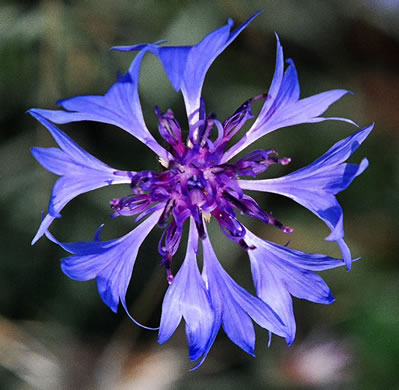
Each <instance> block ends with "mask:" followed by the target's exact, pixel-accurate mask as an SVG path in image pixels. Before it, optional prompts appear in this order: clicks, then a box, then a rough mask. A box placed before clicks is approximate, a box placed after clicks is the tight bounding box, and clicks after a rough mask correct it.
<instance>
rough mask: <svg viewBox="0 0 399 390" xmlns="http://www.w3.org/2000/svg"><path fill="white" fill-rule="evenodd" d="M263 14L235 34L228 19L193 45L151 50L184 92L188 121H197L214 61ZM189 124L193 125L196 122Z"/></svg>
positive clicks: (171, 78)
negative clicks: (196, 117) (204, 87)
mask: <svg viewBox="0 0 399 390" xmlns="http://www.w3.org/2000/svg"><path fill="white" fill-rule="evenodd" d="M260 13H261V12H257V13H256V14H254V15H253V16H252V17H250V18H249V19H248V20H247V21H246V22H244V23H243V24H241V25H240V26H239V27H238V28H237V29H236V30H234V31H233V32H232V33H230V30H231V27H232V25H233V21H232V20H231V19H229V20H228V23H227V24H226V25H225V26H223V27H221V28H219V29H218V30H215V31H213V32H211V33H210V34H208V35H207V36H206V37H205V38H204V39H203V40H202V41H201V42H199V43H198V44H197V45H194V46H164V47H156V46H151V47H150V48H149V51H151V52H152V53H154V54H155V55H156V56H158V57H159V59H160V60H161V62H162V65H163V67H164V68H165V72H166V74H167V75H168V78H169V80H170V82H171V83H172V85H173V87H174V88H175V89H176V91H178V90H181V91H182V94H183V97H184V101H185V104H186V111H187V116H188V118H190V119H194V116H195V112H196V110H198V109H199V106H200V97H201V90H202V85H203V83H204V79H205V75H206V73H207V71H208V69H209V67H210V66H211V65H212V63H213V61H214V60H215V59H216V58H217V56H218V55H219V54H220V53H222V52H223V50H224V49H226V47H227V46H228V45H230V43H231V42H233V41H234V39H235V38H236V37H237V36H238V34H239V33H240V32H241V31H242V30H243V29H244V28H246V27H247V26H248V24H249V23H251V22H252V20H253V19H254V18H255V17H256V16H258V15H259V14H260ZM114 49H117V50H120V49H122V50H123V51H128V50H138V47H137V46H131V47H122V48H118V47H115V48H114ZM193 114H194V115H193ZM190 122H191V123H193V122H195V120H193V121H190Z"/></svg>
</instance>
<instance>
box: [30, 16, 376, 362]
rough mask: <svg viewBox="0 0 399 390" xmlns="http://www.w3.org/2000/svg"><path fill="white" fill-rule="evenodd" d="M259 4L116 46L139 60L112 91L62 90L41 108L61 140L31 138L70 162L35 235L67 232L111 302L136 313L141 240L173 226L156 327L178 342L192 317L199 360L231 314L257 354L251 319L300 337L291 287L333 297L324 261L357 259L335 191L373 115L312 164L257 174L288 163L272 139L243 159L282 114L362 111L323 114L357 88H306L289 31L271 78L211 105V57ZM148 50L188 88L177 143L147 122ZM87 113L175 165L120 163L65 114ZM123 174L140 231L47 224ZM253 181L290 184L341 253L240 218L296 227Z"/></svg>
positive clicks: (167, 129) (193, 349)
mask: <svg viewBox="0 0 399 390" xmlns="http://www.w3.org/2000/svg"><path fill="white" fill-rule="evenodd" d="M257 15H258V14H255V15H253V16H252V17H251V18H250V19H248V20H247V21H246V22H245V23H243V24H242V25H241V26H239V27H238V28H236V29H235V30H233V31H231V28H232V25H233V22H232V20H229V21H228V23H227V24H226V25H225V26H223V27H221V28H220V29H218V30H216V31H214V32H212V33H210V34H209V35H207V36H206V37H205V38H204V39H203V40H202V41H201V42H199V43H198V44H197V45H194V46H160V45H159V44H142V45H136V46H125V47H115V48H114V49H116V50H121V51H127V52H129V51H138V52H139V53H138V54H137V56H136V57H135V59H134V61H133V62H132V64H131V66H130V68H129V70H128V72H127V73H126V74H125V75H123V76H121V77H119V79H118V80H117V82H116V83H115V84H114V85H113V86H112V87H111V88H110V89H109V91H108V92H107V93H106V94H105V95H104V96H97V95H93V96H78V97H74V98H70V99H66V100H61V101H60V102H59V103H58V104H59V105H60V106H61V107H62V110H43V109H31V110H30V111H29V112H30V114H31V115H33V116H34V117H35V118H36V119H37V120H39V121H40V122H41V123H42V124H43V125H44V126H45V127H46V128H47V129H48V130H49V132H50V133H51V135H52V136H53V138H54V140H55V141H56V143H57V144H58V146H59V147H58V148H47V149H43V148H33V149H32V153H33V155H34V157H35V158H36V159H37V160H38V161H39V163H40V164H41V165H43V167H45V168H46V169H48V170H49V171H51V172H53V173H55V174H56V175H58V176H60V178H59V179H58V181H57V182H56V184H55V185H54V188H53V191H52V194H51V197H50V202H49V207H48V214H47V215H46V216H45V217H44V218H43V220H42V223H41V225H40V227H39V230H38V232H37V234H36V236H35V237H34V239H33V242H32V243H35V242H36V241H37V240H38V239H39V238H40V237H41V236H43V235H46V236H47V237H48V238H49V239H50V240H51V241H53V242H55V243H56V244H58V245H60V246H61V247H62V248H64V249H65V250H66V251H67V252H69V253H70V254H71V256H69V257H66V258H64V259H62V260H61V268H62V270H63V272H64V273H65V274H66V275H68V276H69V277H70V278H72V279H75V280H81V281H86V280H91V279H95V280H96V281H97V286H98V292H99V294H100V296H101V298H102V299H103V301H104V303H105V304H106V305H108V306H109V307H110V308H111V309H112V310H113V311H114V312H116V311H117V309H118V306H119V303H121V304H122V306H123V307H124V308H125V310H126V312H127V313H128V311H127V308H126V302H125V296H126V291H127V289H128V286H129V282H130V279H131V275H132V272H133V268H134V265H135V262H136V258H137V255H138V251H139V248H140V246H141V244H142V243H143V241H144V240H145V239H146V237H147V236H148V235H149V234H150V232H151V231H152V230H153V228H154V227H155V226H158V227H161V228H163V229H164V230H163V234H162V236H161V239H160V242H159V253H160V255H161V258H162V264H163V266H164V267H165V269H166V275H167V281H168V283H169V287H168V289H167V291H166V294H165V297H164V300H163V305H162V315H161V322H160V327H159V328H158V329H159V339H158V341H159V342H160V343H164V342H166V341H167V340H168V339H169V338H170V337H171V336H172V335H173V333H174V332H175V330H176V328H177V327H178V325H179V323H180V322H181V321H182V319H184V322H185V324H186V335H187V341H188V347H189V352H190V359H191V360H193V361H197V360H199V363H198V364H197V366H196V367H198V366H199V365H200V364H202V362H203V361H204V359H205V357H206V356H207V354H208V352H209V350H210V349H211V347H212V344H213V343H214V341H215V338H216V336H217V334H218V332H219V330H220V328H221V327H223V329H224V331H225V333H226V334H227V336H228V337H229V338H230V339H231V340H232V341H233V342H234V343H235V344H237V345H238V346H239V347H240V348H242V349H243V350H244V351H246V352H248V353H249V354H251V355H253V354H254V348H255V332H254V327H253V322H256V323H257V324H258V325H260V326H261V327H263V328H265V329H267V330H268V331H269V334H270V335H271V334H272V333H274V334H277V335H279V336H281V337H284V338H285V339H286V341H287V343H288V344H291V343H292V342H293V340H294V338H295V330H296V324H295V318H294V312H293V307H292V298H291V296H294V297H297V298H302V299H306V300H309V301H311V302H316V303H322V304H329V303H331V302H333V301H334V297H333V295H332V293H331V291H330V289H329V288H328V286H327V285H326V283H325V282H324V281H323V279H322V278H321V277H320V276H319V275H317V274H316V273H314V271H323V270H326V269H330V268H334V267H338V266H342V265H346V267H347V269H348V270H349V269H350V266H351V262H352V257H351V254H350V251H349V248H348V246H347V244H346V243H345V241H344V230H343V214H342V209H341V206H340V205H339V203H338V201H337V199H336V197H335V195H336V194H337V193H339V192H340V191H342V190H344V189H346V188H347V187H348V186H349V184H350V183H351V182H352V181H353V180H354V178H355V177H357V176H358V175H360V174H361V173H362V172H363V171H364V170H365V169H366V168H367V165H368V162H367V160H366V159H363V160H362V162H361V163H360V164H359V165H357V164H350V163H346V162H345V161H346V160H347V159H348V158H349V157H350V156H351V155H352V153H354V151H355V150H356V149H357V148H358V147H359V145H360V144H361V143H362V142H363V141H364V139H365V138H366V137H367V136H368V134H369V133H370V131H371V130H372V128H373V126H369V127H366V128H364V129H360V130H358V131H357V132H355V133H354V134H353V135H351V136H349V137H347V138H346V139H344V140H342V141H339V142H338V143H336V144H335V145H334V146H333V147H332V148H331V149H329V150H328V151H327V152H326V153H325V154H324V155H323V156H322V157H320V158H319V159H317V160H316V161H314V162H313V163H312V164H310V165H309V166H307V167H305V168H302V169H299V170H297V171H295V172H292V173H289V174H287V175H285V176H283V177H280V178H274V179H254V178H255V177H256V176H258V175H260V174H262V173H263V172H265V171H266V170H267V169H268V168H269V166H271V165H274V164H280V165H287V164H289V162H290V161H291V160H290V158H279V156H278V153H277V151H275V150H274V149H269V150H254V151H251V152H249V153H247V154H244V155H242V156H241V157H240V158H238V159H234V160H232V159H233V157H236V156H237V154H238V153H240V152H242V151H243V150H244V149H246V148H247V147H248V146H249V145H251V144H252V143H253V142H255V141H256V140H257V139H259V138H260V137H263V136H264V135H266V134H268V133H270V132H272V131H274V130H277V129H280V128H282V127H286V126H292V125H296V124H300V123H313V122H320V121H324V120H340V121H345V122H349V123H351V124H353V125H355V124H354V123H353V122H352V121H351V120H349V119H346V118H330V117H323V116H321V115H323V113H324V112H325V111H326V110H327V109H328V107H329V106H330V105H331V104H332V103H334V102H335V101H337V100H338V99H340V98H341V97H342V96H344V95H345V94H346V93H347V92H348V91H345V90H340V89H339V90H332V91H327V92H322V93H319V94H317V95H314V96H310V97H307V98H302V99H301V98H300V90H299V83H298V76H297V73H296V69H295V65H294V63H293V61H292V60H287V63H288V66H287V67H286V69H285V66H284V58H283V49H282V47H281V44H280V41H279V38H278V37H277V59H276V67H275V72H274V77H273V80H272V83H271V86H270V88H269V91H268V92H267V93H262V94H260V95H259V96H256V97H253V98H250V99H248V100H247V101H245V102H244V103H243V104H242V105H241V106H240V107H239V108H238V109H237V110H236V111H235V112H234V113H233V114H232V115H231V116H230V117H228V118H227V119H225V120H224V121H223V122H220V121H219V120H218V119H217V118H216V115H215V114H213V113H210V114H207V112H206V109H205V101H204V99H203V98H202V97H201V90H202V85H203V82H204V79H205V75H206V73H207V71H208V69H209V67H210V66H211V64H212V63H213V61H214V60H215V59H216V57H217V56H218V55H219V54H221V52H222V51H223V50H224V49H226V47H227V46H228V45H230V43H231V42H232V41H233V40H234V39H236V38H237V36H238V35H239V33H240V32H241V31H242V30H243V29H244V28H246V27H247V25H248V24H249V23H250V22H252V20H253V19H254V18H255V17H256V16H257ZM146 53H151V54H153V55H155V56H156V57H157V58H159V60H160V61H161V63H162V65H163V67H164V69H165V72H166V74H167V76H168V78H169V80H170V82H171V84H172V85H173V87H174V88H175V90H176V91H181V93H182V95H183V98H184V102H185V107H186V112H187V118H188V127H189V128H188V135H187V137H185V136H184V135H183V131H182V129H181V127H180V124H179V123H178V121H177V120H176V118H175V117H174V115H173V112H172V111H171V110H167V111H166V112H162V111H161V110H160V109H159V108H158V107H155V114H156V116H157V118H158V122H159V125H158V130H159V133H160V135H161V137H162V138H163V139H164V140H165V141H166V143H167V144H168V145H169V150H167V149H165V148H164V147H163V146H161V145H160V144H159V143H158V142H157V141H156V140H155V138H154V137H153V136H152V134H151V133H150V131H149V130H148V129H147V126H146V124H145V121H144V118H143V114H142V110H141V106H140V100H139V95H138V80H139V72H140V67H141V62H142V59H143V57H144V55H145V54H146ZM259 100H263V106H262V108H261V110H260V113H259V115H258V116H257V118H256V119H255V120H254V121H253V123H252V125H251V126H250V128H249V130H248V131H246V132H245V133H244V134H242V136H241V138H240V139H239V140H238V141H237V142H236V143H234V144H233V145H232V146H230V145H231V140H232V138H233V137H234V136H235V135H236V134H237V133H238V132H239V131H240V130H241V129H242V127H243V126H244V124H245V123H246V122H247V121H248V120H251V119H253V118H254V115H253V114H252V112H251V105H252V103H253V102H255V101H259ZM76 121H97V122H104V123H110V124H113V125H115V126H118V127H120V128H121V129H123V130H125V131H127V132H129V133H130V134H131V135H133V136H134V137H136V138H137V139H138V140H140V141H141V142H142V143H144V144H145V145H146V146H148V147H149V148H150V149H151V150H152V151H153V152H154V153H155V154H156V155H157V156H158V158H159V160H160V162H161V164H162V165H163V167H164V169H163V170H162V171H160V172H158V171H157V172H156V171H142V172H136V171H119V170H117V169H114V168H112V167H110V166H108V165H107V164H105V163H103V162H101V161H100V160H98V159H97V158H95V157H94V156H92V155H91V154H89V153H87V152H86V151H84V150H83V149H81V148H80V147H79V146H78V145H77V144H76V143H75V142H73V141H72V140H71V139H70V138H69V137H68V136H67V135H66V134H64V133H63V132H62V131H61V130H59V129H58V128H57V127H56V126H55V124H65V123H70V122H76ZM211 135H212V137H211ZM250 178H252V179H250ZM114 184H125V185H129V186H130V189H129V192H128V193H127V195H126V196H124V197H122V198H117V199H112V200H111V201H110V204H111V208H112V209H113V211H114V213H113V215H112V216H113V217H118V216H126V217H134V216H135V217H136V220H135V224H136V227H134V229H133V230H132V231H131V232H130V233H128V234H126V235H125V236H123V237H121V238H117V239H114V240H110V241H102V240H101V239H100V232H101V228H100V229H99V230H98V232H97V233H96V234H95V237H94V240H93V241H89V242H75V243H62V242H60V241H58V240H57V239H56V238H55V237H54V236H53V235H52V234H51V233H50V232H49V230H48V229H49V227H50V225H51V223H52V222H53V220H54V219H55V218H60V217H61V215H60V213H61V211H62V209H63V208H64V207H65V206H66V204H67V203H69V202H70V201H71V200H72V199H74V198H75V197H76V196H78V195H80V194H82V193H85V192H88V191H91V190H94V189H97V188H100V187H104V186H108V185H114ZM244 190H253V191H261V192H271V193H276V194H280V195H283V196H286V197H289V198H291V199H293V200H294V201H295V202H297V203H299V204H301V205H302V206H304V207H306V208H307V209H309V210H310V211H311V212H313V213H314V214H316V216H318V217H319V218H320V219H322V220H323V221H324V222H325V223H326V224H327V226H328V227H329V228H330V230H331V234H330V235H329V236H328V237H327V238H326V239H327V240H331V241H336V242H337V244H338V245H339V247H340V249H341V252H342V256H343V259H342V260H341V259H334V258H331V257H328V256H325V255H322V254H314V253H304V252H301V251H299V250H294V249H291V248H288V247H287V246H280V245H277V244H274V243H271V242H269V241H266V240H263V239H261V238H259V237H257V236H256V235H255V234H253V233H252V232H251V231H249V230H248V229H247V228H246V227H245V226H244V225H243V224H242V223H241V222H240V220H239V218H238V214H243V215H247V216H250V217H253V218H257V219H259V220H261V221H262V222H264V223H266V224H270V225H273V226H275V227H276V228H278V229H281V230H282V231H283V232H284V233H291V232H292V231H293V230H292V229H291V228H289V227H287V226H285V225H284V224H283V223H281V222H280V221H278V220H277V219H276V218H274V217H273V216H272V215H271V214H269V213H266V212H265V211H263V210H262V209H261V208H260V207H259V205H258V204H257V202H256V201H255V200H254V199H253V198H252V197H251V196H249V195H248V194H246V193H244ZM212 217H214V218H213V219H214V220H215V221H216V222H217V223H218V224H219V227H220V229H221V230H222V232H223V233H224V234H225V235H226V237H227V238H228V239H230V240H231V241H233V242H235V243H237V244H238V245H239V246H240V247H241V248H242V249H243V250H244V251H246V252H248V255H249V259H250V264H251V271H252V276H253V280H254V284H255V288H256V294H257V296H254V295H252V294H250V293H249V292H247V291H246V290H245V289H243V288H242V287H240V286H239V285H238V284H237V283H236V282H235V281H234V280H233V279H232V278H231V277H230V275H228V273H227V272H226V271H225V270H224V269H223V267H222V265H221V264H220V262H219V261H218V259H217V257H216V254H215V251H214V250H213V248H212V244H211V241H210V239H209V235H208V232H207V228H206V222H207V221H209V219H211V218H212ZM186 221H187V223H186ZM187 224H188V225H189V237H188V243H187V252H186V256H185V259H184V260H183V263H182V265H181V267H180V269H179V270H178V271H177V272H175V271H174V269H175V265H173V269H172V260H173V257H174V255H175V254H176V251H177V249H178V248H179V245H180V242H181V239H182V234H183V230H184V226H185V225H187ZM199 242H201V243H202V249H203V250H202V252H203V268H202V271H200V268H199V267H198V264H197V256H198V243H199ZM174 273H176V274H174ZM128 315H129V316H130V318H132V320H133V321H135V320H134V318H133V317H132V316H131V315H130V314H129V313H128ZM135 322H136V323H137V321H135Z"/></svg>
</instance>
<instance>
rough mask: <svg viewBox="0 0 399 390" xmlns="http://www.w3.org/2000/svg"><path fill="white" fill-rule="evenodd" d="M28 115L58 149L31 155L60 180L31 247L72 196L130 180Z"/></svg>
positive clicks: (37, 151)
mask: <svg viewBox="0 0 399 390" xmlns="http://www.w3.org/2000/svg"><path fill="white" fill-rule="evenodd" d="M32 115H33V116H34V117H35V118H37V119H38V120H39V121H40V122H41V123H42V124H43V125H45V126H46V127H47V129H48V130H49V131H50V133H51V135H52V136H53V137H54V139H55V141H56V142H57V144H58V145H59V147H60V149H57V148H48V149H44V148H32V154H33V156H34V157H35V158H36V160H37V161H38V162H39V163H40V164H42V165H43V167H44V168H46V169H48V170H49V171H51V172H53V173H55V174H57V175H60V176H61V177H60V178H59V179H58V180H57V182H56V183H55V185H54V188H53V191H52V194H51V197H50V202H49V209H48V211H49V215H47V216H46V217H45V218H44V219H43V221H42V223H41V225H40V227H39V230H38V232H37V233H36V235H35V237H34V238H33V240H32V244H34V243H35V242H36V241H37V240H38V239H39V238H40V237H41V236H42V235H43V234H44V232H45V231H46V230H47V229H48V227H49V226H50V224H51V223H52V221H53V220H54V219H55V218H59V217H61V215H60V212H61V210H62V209H63V208H64V207H65V205H66V204H67V203H68V202H69V201H71V200H72V199H74V198H75V197H76V196H78V195H80V194H83V193H85V192H88V191H91V190H94V189H97V188H101V187H105V186H107V185H111V184H122V183H130V179H129V177H128V176H127V175H125V176H122V175H115V171H116V170H115V169H114V168H111V167H110V166H108V165H106V164H104V163H103V162H102V161H100V160H98V159H97V158H95V157H94V156H92V155H91V154H89V153H87V152H86V151H85V150H83V149H82V148H81V147H79V146H78V145H77V144H76V143H75V142H73V141H72V140H71V139H70V138H69V137H68V136H67V135H66V134H64V133H63V132H62V131H61V130H59V129H57V127H56V126H54V125H53V124H52V123H51V122H49V121H48V120H46V119H45V118H43V117H41V116H40V115H39V114H37V113H32Z"/></svg>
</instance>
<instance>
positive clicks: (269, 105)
mask: <svg viewBox="0 0 399 390" xmlns="http://www.w3.org/2000/svg"><path fill="white" fill-rule="evenodd" d="M276 37H277V56H276V68H275V72H274V76H273V80H272V83H271V85H270V88H269V92H268V94H267V97H266V100H265V103H264V105H263V107H262V109H261V111H260V113H259V115H258V118H257V119H256V121H255V122H254V124H253V125H252V126H251V128H250V129H249V130H248V131H247V133H246V134H245V135H244V136H243V137H242V138H241V140H240V141H238V142H237V143H236V144H235V145H233V146H232V147H231V148H230V149H229V150H228V151H227V152H226V153H225V155H224V156H223V159H222V162H226V161H228V160H230V159H231V158H232V157H233V156H235V155H236V154H238V153H239V152H240V151H242V150H243V149H245V148H246V147H247V146H249V145H250V144H252V143H253V142H255V141H256V140H257V139H259V138H260V137H263V136H264V135H265V134H268V133H270V132H272V131H274V130H277V129H280V128H282V127H287V126H293V125H297V124H300V123H312V122H321V121H324V120H329V119H333V120H342V121H345V122H349V123H351V124H354V125H356V124H355V123H354V122H352V121H351V120H349V119H345V118H324V117H320V115H321V114H323V112H324V111H326V110H327V109H328V107H329V106H330V105H331V104H333V103H334V102H336V101H337V100H339V99H340V98H341V97H342V96H343V95H345V94H346V93H348V91H345V90H342V89H337V90H332V91H327V92H322V93H319V94H317V95H314V96H311V97H308V98H305V99H301V100H300V99H299V92H300V88H299V82H298V75H297V72H296V69H295V65H294V62H293V61H292V60H291V59H289V60H287V62H288V64H289V66H288V68H287V70H286V71H285V72H284V57H283V49H282V47H281V45H280V40H279V38H278V36H277V35H276Z"/></svg>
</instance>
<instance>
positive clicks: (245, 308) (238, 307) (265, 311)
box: [202, 238, 287, 355]
mask: <svg viewBox="0 0 399 390" xmlns="http://www.w3.org/2000/svg"><path fill="white" fill-rule="evenodd" d="M202 243H203V252H204V270H203V277H204V279H205V281H206V283H207V286H208V290H209V295H210V298H211V302H212V306H213V307H214V310H215V312H216V316H217V317H220V319H221V320H220V321H221V323H222V325H223V329H224V330H225V332H226V334H227V335H228V336H229V338H230V339H231V340H232V341H233V342H234V343H235V344H237V345H238V346H239V347H240V348H242V349H243V350H244V351H246V352H248V353H249V354H251V355H253V354H254V348H255V332H254V328H253V324H252V320H254V321H255V322H256V323H258V324H259V325H260V326H261V327H263V328H265V329H268V330H270V331H272V332H273V333H276V334H278V335H280V336H283V337H286V336H287V328H286V326H285V325H284V324H283V322H282V321H281V319H280V317H278V315H276V313H275V312H274V311H273V310H272V309H271V308H270V306H269V305H267V304H266V303H265V302H263V301H262V300H261V299H259V298H257V297H254V296H252V295H251V294H249V293H248V292H247V291H246V290H244V289H243V288H242V287H240V286H239V285H238V284H237V283H236V282H234V280H233V279H231V277H230V276H229V275H228V274H227V273H226V271H224V269H223V268H222V266H221V265H220V263H219V261H218V260H217V258H216V254H215V252H214V250H213V248H212V246H211V243H210V241H209V239H208V238H206V239H205V240H203V241H202ZM251 319H252V320H251Z"/></svg>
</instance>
